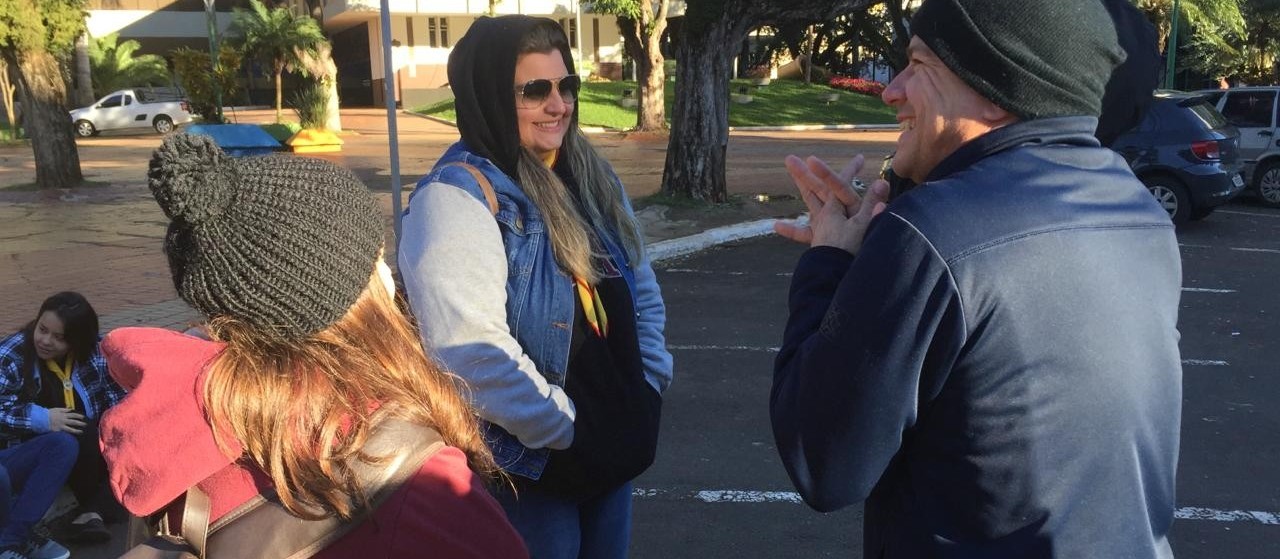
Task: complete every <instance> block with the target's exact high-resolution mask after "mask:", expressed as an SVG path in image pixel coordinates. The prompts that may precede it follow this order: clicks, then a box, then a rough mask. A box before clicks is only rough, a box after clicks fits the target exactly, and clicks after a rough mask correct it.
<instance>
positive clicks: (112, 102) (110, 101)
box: [102, 95, 120, 109]
mask: <svg viewBox="0 0 1280 559" xmlns="http://www.w3.org/2000/svg"><path fill="white" fill-rule="evenodd" d="M119 106H120V96H119V95H112V96H111V97H107V100H106V101H103V102H102V108H104V109H110V108H111V107H119Z"/></svg>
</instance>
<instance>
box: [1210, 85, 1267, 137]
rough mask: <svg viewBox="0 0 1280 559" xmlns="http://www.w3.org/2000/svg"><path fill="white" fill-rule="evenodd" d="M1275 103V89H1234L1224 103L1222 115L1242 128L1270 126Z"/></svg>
mask: <svg viewBox="0 0 1280 559" xmlns="http://www.w3.org/2000/svg"><path fill="white" fill-rule="evenodd" d="M1275 105H1276V92H1274V91H1234V92H1231V93H1230V94H1229V95H1227V101H1226V102H1225V103H1224V104H1223V105H1222V116H1225V117H1227V120H1228V121H1229V122H1231V124H1234V125H1236V126H1239V127H1241V128H1270V127H1271V112H1272V109H1274V108H1275Z"/></svg>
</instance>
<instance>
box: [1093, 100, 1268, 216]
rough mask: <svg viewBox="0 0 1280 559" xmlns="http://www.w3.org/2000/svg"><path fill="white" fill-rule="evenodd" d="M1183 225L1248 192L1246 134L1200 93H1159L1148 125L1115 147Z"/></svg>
mask: <svg viewBox="0 0 1280 559" xmlns="http://www.w3.org/2000/svg"><path fill="white" fill-rule="evenodd" d="M1111 149H1113V150H1115V151H1116V152H1118V153H1119V154H1120V155H1121V156H1123V157H1124V158H1125V160H1127V161H1128V162H1129V167H1130V168H1132V169H1133V174H1134V175H1137V177H1138V179H1139V180H1141V181H1142V183H1143V184H1145V185H1147V190H1150V191H1151V195H1152V196H1155V197H1156V200H1159V201H1160V204H1161V205H1162V206H1164V209H1165V210H1166V211H1168V212H1169V218H1170V219H1172V220H1173V222H1174V223H1175V224H1177V225H1181V224H1183V223H1186V222H1187V221H1188V220H1193V219H1202V218H1204V217H1205V216H1207V215H1209V214H1210V213H1212V212H1213V210H1214V208H1216V207H1218V206H1220V205H1222V204H1224V203H1226V202H1227V201H1228V200H1230V199H1231V198H1232V197H1234V196H1235V195H1236V194H1238V193H1239V192H1240V191H1241V190H1242V189H1244V177H1243V176H1242V175H1241V172H1240V171H1241V166H1242V164H1243V162H1242V161H1241V158H1240V132H1239V131H1237V130H1236V128H1235V127H1234V126H1232V125H1231V124H1230V123H1228V122H1227V120H1226V119H1225V118H1223V117H1222V114H1221V113H1219V112H1218V111H1217V109H1215V108H1213V106H1212V105H1211V104H1210V103H1209V101H1208V100H1207V99H1206V98H1205V97H1204V96H1200V95H1194V94H1189V93H1181V92H1159V93H1157V94H1156V98H1155V100H1154V101H1153V102H1152V103H1151V106H1150V108H1149V109H1148V111H1147V114H1146V116H1145V117H1143V119H1142V122H1140V123H1139V124H1138V125H1137V126H1135V127H1134V128H1133V129H1131V130H1129V131H1128V132H1125V133H1124V134H1121V135H1120V137H1119V138H1116V140H1115V142H1113V143H1112V144H1111Z"/></svg>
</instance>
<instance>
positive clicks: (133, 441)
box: [102, 134, 527, 559]
mask: <svg viewBox="0 0 1280 559" xmlns="http://www.w3.org/2000/svg"><path fill="white" fill-rule="evenodd" d="M149 180H150V187H151V191H152V193H153V194H154V195H155V198H156V201H157V202H158V203H159V204H160V207H161V208H162V209H163V210H164V212H165V214H166V215H167V216H169V218H170V219H171V220H172V221H171V223H170V225H169V229H168V234H167V235H166V238H165V243H164V250H165V254H166V255H167V256H168V259H169V268H170V272H171V273H172V276H173V282H174V287H175V288H176V289H177V292H178V294H179V296H181V297H182V299H183V300H184V301H186V302H187V303H188V304H190V305H191V306H192V307H193V308H195V309H196V310H197V311H199V312H200V313H201V314H202V315H204V317H205V318H206V320H207V322H206V323H205V324H204V329H203V334H204V335H206V336H207V337H208V339H202V338H200V337H194V336H189V335H185V334H180V333H177V332H172V331H168V330H162V329H159V328H123V329H120V330H116V331H114V332H112V333H111V335H109V336H107V338H106V340H104V341H103V351H104V353H105V354H106V355H107V359H108V361H109V362H110V364H111V374H112V375H114V376H115V378H116V379H117V380H119V381H120V383H121V384H122V385H124V386H127V387H129V388H130V396H129V398H127V399H126V400H125V401H124V402H123V403H121V405H119V406H117V407H116V408H115V409H113V410H111V412H110V413H108V414H107V416H106V417H105V418H104V419H103V422H102V445H103V448H104V449H105V450H104V454H105V456H106V459H107V464H108V466H109V468H110V470H111V482H112V487H113V489H114V490H115V491H116V495H118V496H119V497H120V501H121V502H122V503H124V505H125V507H126V508H128V509H129V510H130V511H131V512H133V513H134V514H137V515H139V516H145V515H151V514H153V513H156V512H157V511H165V512H168V513H169V514H170V515H171V516H176V515H178V514H181V513H182V512H183V507H184V505H185V504H186V503H185V502H184V501H183V495H184V494H185V493H186V492H187V491H188V490H189V489H191V488H192V487H198V488H199V489H200V490H201V491H202V492H203V493H204V494H207V496H208V511H207V512H208V514H209V520H210V521H211V522H212V521H217V520H218V519H219V518H221V517H223V516H225V515H227V514H228V513H229V512H231V511H233V509H236V508H237V507H239V506H241V505H242V504H244V503H246V502H249V501H250V500H252V499H253V498H254V497H256V496H258V495H269V494H271V493H274V494H275V495H276V496H278V500H279V505H280V506H283V508H284V509H285V510H286V511H287V512H288V513H289V514H291V515H292V516H294V517H297V518H300V519H304V520H314V519H321V518H333V517H335V516H336V517H339V518H342V519H346V520H347V522H346V524H345V525H346V526H348V527H349V531H346V532H345V533H343V532H340V531H335V532H334V533H341V534H343V535H341V536H340V537H338V538H337V539H336V540H334V541H332V543H330V544H328V545H327V546H325V545H323V544H322V543H317V544H315V546H320V549H319V551H318V552H312V553H313V555H312V556H314V557H328V558H336V557H421V556H430V557H436V558H460V557H467V558H490V557H495V558H496V557H503V558H508V557H509V558H517V559H518V558H520V557H527V553H526V552H525V549H524V546H523V545H522V544H521V542H520V538H519V535H517V534H516V532H515V530H514V529H512V527H511V525H510V524H509V523H508V522H507V519H506V517H505V516H504V515H503V513H502V509H501V508H500V507H499V506H498V504H497V503H496V502H494V500H493V498H492V497H490V496H489V494H488V493H487V492H486V490H485V488H484V486H483V484H482V483H481V481H482V478H481V477H480V476H478V475H476V473H475V472H480V473H482V474H491V473H494V472H496V470H497V468H496V466H494V464H493V458H492V456H491V455H490V453H489V451H488V450H487V449H486V448H485V446H484V441H483V440H482V439H481V437H480V431H479V428H478V426H477V422H476V420H475V418H474V417H473V415H472V412H471V409H470V407H469V406H468V404H467V402H466V400H465V399H464V398H463V397H462V395H461V393H460V392H459V385H457V384H455V382H456V381H457V380H458V379H457V378H456V377H454V376H452V375H450V374H449V373H447V372H446V371H443V370H441V369H440V368H439V367H437V366H436V365H435V364H433V363H432V362H431V361H429V360H428V359H427V357H426V355H425V354H424V353H423V349H422V346H421V344H420V342H419V341H418V333H417V330H416V329H415V328H414V327H413V326H412V324H411V323H410V322H409V320H408V318H407V317H406V316H405V315H404V314H403V313H402V312H401V311H400V308H399V307H398V306H397V305H396V301H395V285H394V283H393V281H392V278H391V272H390V270H389V269H388V268H387V266H386V264H384V263H383V261H382V249H383V234H384V228H385V225H384V218H383V216H382V215H381V213H380V212H379V210H378V207H377V205H376V202H375V201H374V199H373V196H372V195H371V194H370V193H369V191H368V189H367V188H366V187H365V186H364V185H363V184H361V183H360V181H359V180H358V179H357V178H356V177H355V175H353V174H352V173H351V172H350V171H348V170H346V169H343V168H341V167H337V166H335V165H333V164H331V163H328V162H325V161H321V160H318V159H309V158H304V157H296V156H291V155H271V156H265V157H248V158H243V159H232V158H230V157H228V156H226V155H225V154H223V153H222V152H221V151H220V150H219V149H218V147H217V145H216V144H215V143H214V142H213V140H212V139H210V138H208V137H205V136H191V135H186V134H177V135H173V136H169V137H168V138H166V139H165V141H164V143H163V145H162V146H161V147H160V149H158V150H157V151H156V153H155V155H154V156H153V157H152V160H151V167H150V171H149ZM406 424H409V425H413V426H417V428H415V429H410V430H409V432H414V431H419V432H422V434H423V437H421V438H420V439H414V440H413V443H406V444H403V447H404V448H410V447H412V448H420V449H429V448H433V447H435V445H433V444H431V443H430V441H431V440H435V441H439V440H443V442H444V444H445V445H447V446H444V447H443V449H442V450H439V451H438V452H436V453H434V454H429V453H427V452H423V453H422V454H419V455H417V456H418V460H417V461H415V460H414V459H413V458H412V457H404V459H403V461H402V463H404V464H406V465H407V466H406V467H405V469H404V472H405V473H406V474H407V476H406V479H405V481H404V482H403V483H401V484H400V485H399V486H398V487H396V488H395V489H394V492H392V493H391V494H390V496H389V497H387V498H386V499H385V500H382V501H381V504H380V505H378V504H372V505H371V504H369V501H366V498H367V497H369V498H371V497H372V495H371V494H370V493H371V492H367V491H366V487H367V486H366V485H365V484H364V483H362V482H361V478H360V477H358V475H357V473H358V471H359V469H361V468H365V469H368V468H376V471H377V472H381V473H385V472H387V471H395V470H386V469H384V468H392V467H393V466H394V467H398V466H395V464H396V462H394V461H393V462H390V463H388V462H386V461H379V460H375V459H380V458H388V457H389V456H387V454H386V453H385V452H378V451H370V450H369V449H368V447H367V446H366V444H365V443H366V441H369V440H374V439H377V436H378V434H379V433H382V432H385V431H384V428H385V429H393V428H395V429H398V428H399V427H395V426H397V425H399V426H403V425H406ZM388 426H391V427H388ZM403 431H404V430H402V432H403ZM418 442H421V444H415V443H418ZM395 450H397V449H393V450H392V454H395ZM366 453H369V454H372V456H369V455H366ZM389 458H398V457H395V456H390V457H389ZM473 469H474V471H473ZM192 494H197V493H196V492H192ZM195 501H199V499H194V500H193V502H195ZM273 506H274V505H273ZM371 509H372V510H371ZM233 518H241V520H244V518H243V517H233ZM237 522H239V521H233V522H231V523H230V524H228V526H229V527H230V526H235V525H236V523H237ZM296 524H297V525H303V524H306V523H301V522H300V523H296ZM290 526H294V525H292V524H291V525H290ZM253 527H254V526H252V525H251V526H249V528H251V529H252V528H253ZM284 532H289V529H285V530H284ZM284 535H286V536H287V535H289V534H287V533H286V534H284ZM269 539H270V538H243V540H244V541H241V540H233V541H217V542H215V541H213V540H210V545H209V551H210V552H211V553H213V554H215V555H213V556H224V557H225V556H234V557H262V556H264V555H265V553H264V550H263V549H258V548H254V547H253V546H254V545H267V546H271V545H273V544H272V543H271V542H269V541H266V540H269ZM260 540H261V541H260ZM224 543H225V544H227V545H225V546H223V547H219V545H222V544H224ZM315 546H312V547H305V546H304V548H303V549H304V550H310V549H315ZM271 550H272V551H280V549H279V548H276V547H272V548H271ZM304 552H305V551H304ZM285 555H289V553H285V554H282V555H280V556H285Z"/></svg>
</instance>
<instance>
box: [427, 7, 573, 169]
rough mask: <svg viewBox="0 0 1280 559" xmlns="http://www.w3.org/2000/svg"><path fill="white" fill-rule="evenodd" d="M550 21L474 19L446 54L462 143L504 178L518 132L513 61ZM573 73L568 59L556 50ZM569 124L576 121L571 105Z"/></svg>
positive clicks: (517, 142) (517, 144)
mask: <svg viewBox="0 0 1280 559" xmlns="http://www.w3.org/2000/svg"><path fill="white" fill-rule="evenodd" d="M547 22H550V23H551V24H553V25H556V24H555V22H554V21H552V20H549V19H546V18H536V17H529V16H524V15H509V16H501V17H482V18H480V19H477V20H476V21H475V23H473V24H472V25H471V28H470V29H468V30H467V33H466V34H465V35H463V36H462V39H460V40H459V41H458V43H457V44H456V45H454V48H453V52H452V53H450V54H449V86H450V87H451V88H452V89H453V96H454V103H455V107H456V111H457V114H458V131H459V132H461V133H462V141H463V142H464V143H466V145H467V147H468V148H469V149H470V150H471V151H472V152H473V153H476V154H477V155H481V156H483V157H485V158H487V159H489V160H490V161H492V162H493V163H494V164H495V165H497V166H498V168H499V169H502V172H504V173H506V174H507V176H509V177H512V178H516V177H518V176H519V175H518V174H517V172H516V162H517V161H518V159H519V154H520V129H519V127H518V126H517V122H516V100H515V75H516V58H517V56H518V53H517V52H516V51H517V49H518V48H519V45H520V41H521V39H523V38H524V36H525V35H526V34H527V33H528V32H529V30H531V29H533V27H534V26H535V25H538V24H539V23H547ZM561 56H563V57H564V65H565V67H566V68H568V69H569V73H571V74H572V73H574V67H573V58H572V57H571V56H570V55H569V53H567V52H563V51H562V52H561ZM574 105H575V106H574V111H573V124H576V123H577V119H578V111H577V101H576V100H575V102H574Z"/></svg>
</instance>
